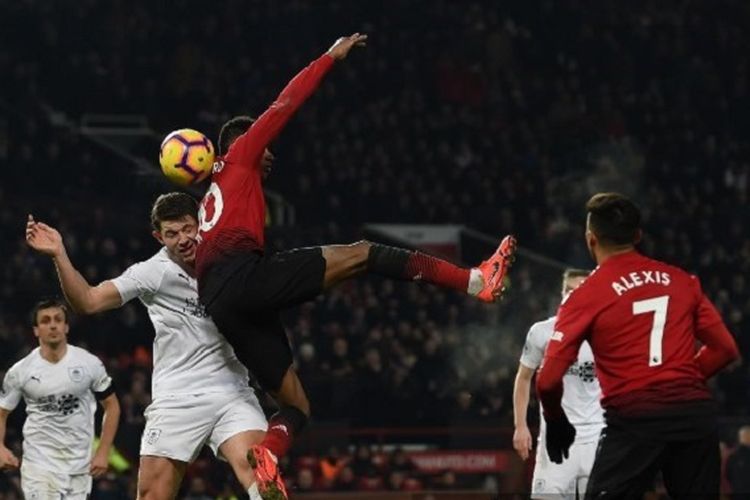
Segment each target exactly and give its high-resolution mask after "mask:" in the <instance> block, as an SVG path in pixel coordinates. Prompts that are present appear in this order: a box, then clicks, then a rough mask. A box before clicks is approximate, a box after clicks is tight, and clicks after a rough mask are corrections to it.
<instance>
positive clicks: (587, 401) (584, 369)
mask: <svg viewBox="0 0 750 500" xmlns="http://www.w3.org/2000/svg"><path fill="white" fill-rule="evenodd" d="M554 328H555V317H554V316H553V317H551V318H549V319H547V320H544V321H540V322H538V323H534V324H533V325H532V326H531V328H530V329H529V333H528V334H527V335H526V343H525V344H524V346H523V353H522V354H521V363H522V364H523V365H525V366H527V367H529V368H531V369H533V370H536V369H537V368H539V365H541V364H542V360H543V359H544V351H545V349H546V348H547V343H548V342H549V340H550V337H552V332H553V331H554ZM601 396H602V390H601V387H599V381H598V380H597V378H596V372H595V370H594V354H593V353H592V352H591V346H590V345H589V343H588V342H585V341H584V342H583V344H581V349H580V350H579V351H578V359H577V360H576V362H575V363H573V364H572V365H571V366H570V368H569V369H568V372H567V373H566V374H565V376H564V377H563V397H562V407H563V409H564V410H565V414H566V415H567V417H568V420H569V421H570V423H571V424H573V426H575V428H576V442H577V443H587V442H591V441H596V440H597V439H599V433H600V432H601V430H602V427H604V411H603V410H602V407H601V404H600V403H599V400H600V399H601ZM540 422H541V428H540V429H539V437H540V439H543V436H544V429H545V425H544V418H541V419H540Z"/></svg>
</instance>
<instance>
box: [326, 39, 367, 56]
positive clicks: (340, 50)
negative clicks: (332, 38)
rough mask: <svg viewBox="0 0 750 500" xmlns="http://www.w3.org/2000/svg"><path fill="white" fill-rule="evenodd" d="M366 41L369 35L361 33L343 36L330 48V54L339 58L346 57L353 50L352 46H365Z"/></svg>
mask: <svg viewBox="0 0 750 500" xmlns="http://www.w3.org/2000/svg"><path fill="white" fill-rule="evenodd" d="M366 41H367V35H360V34H359V33H354V34H353V35H350V36H344V37H341V38H339V39H338V40H336V43H334V44H333V45H332V46H331V48H330V49H328V55H329V56H331V57H333V58H334V59H337V60H341V59H344V58H345V57H346V56H347V55H348V54H349V51H350V50H352V47H364V46H365V45H366V43H365V42H366Z"/></svg>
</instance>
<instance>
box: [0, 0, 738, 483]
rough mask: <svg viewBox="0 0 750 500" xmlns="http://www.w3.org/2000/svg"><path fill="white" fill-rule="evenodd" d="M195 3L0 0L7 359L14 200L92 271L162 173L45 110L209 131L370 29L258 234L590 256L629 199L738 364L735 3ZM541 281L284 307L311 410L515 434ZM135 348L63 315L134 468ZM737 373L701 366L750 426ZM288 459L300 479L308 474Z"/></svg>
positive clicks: (15, 272)
mask: <svg viewBox="0 0 750 500" xmlns="http://www.w3.org/2000/svg"><path fill="white" fill-rule="evenodd" d="M204 7H205V8H197V6H196V5H195V4H194V2H188V1H177V2H170V3H168V4H167V3H162V2H141V3H135V4H134V3H132V2H124V1H121V0H116V1H112V2H106V3H101V2H96V1H94V0H84V1H80V2H75V3H70V2H63V3H59V2H37V1H31V0H30V1H26V2H11V3H6V4H5V5H3V6H2V9H3V11H4V15H3V17H6V18H8V19H13V20H14V21H15V22H14V23H10V24H9V26H7V30H6V29H4V30H3V35H5V38H6V40H5V41H6V43H3V44H0V65H2V66H3V67H6V68H8V71H6V72H5V73H4V78H3V79H2V80H0V90H1V91H2V92H0V162H2V163H3V164H5V165H8V167H9V168H6V169H5V170H4V172H3V179H4V180H3V181H2V182H1V183H0V231H1V232H2V234H3V238H2V239H0V253H1V254H2V255H3V256H4V257H5V259H3V261H2V263H0V277H1V279H0V342H1V343H2V345H3V349H2V357H1V358H0V370H3V369H7V368H8V367H9V366H10V364H11V363H12V362H14V361H15V360H16V359H18V358H19V357H21V356H22V355H24V353H25V352H26V351H27V349H28V348H29V346H31V345H33V343H34V339H33V337H32V335H31V333H30V328H29V325H28V321H27V318H26V311H27V310H29V309H30V307H31V305H32V304H33V302H34V301H36V300H37V299H38V298H39V297H40V296H43V295H49V294H55V293H59V292H58V288H57V284H56V278H55V275H54V269H53V267H52V265H51V263H50V262H49V260H48V259H45V258H42V257H40V256H37V255H34V254H33V253H31V252H30V251H29V250H28V249H27V248H26V247H25V244H24V241H23V225H24V222H25V218H26V215H27V214H28V213H33V214H34V215H35V216H36V217H37V218H38V219H40V220H44V221H46V222H49V223H51V224H53V225H56V226H57V227H58V228H59V229H61V231H62V232H63V234H64V236H65V241H66V244H67V245H68V248H69V251H70V254H71V257H72V259H73V261H74V263H76V264H77V265H78V266H79V268H80V269H81V270H82V272H83V273H84V275H85V276H86V278H87V279H88V280H89V281H90V282H92V283H96V282H99V281H101V280H103V279H107V278H109V277H113V276H116V275H117V274H119V273H120V272H122V270H124V269H125V268H126V267H127V266H128V265H129V264H131V263H132V262H135V261H137V260H140V259H143V258H147V257H148V256H150V255H151V254H152V253H153V252H154V251H155V250H156V248H157V247H156V243H155V242H154V241H153V239H152V238H151V237H150V235H149V229H148V223H147V221H148V209H149V204H150V202H151V201H152V200H153V199H154V198H155V196H156V194H157V193H158V192H163V191H165V190H167V189H171V188H169V187H168V186H166V185H165V184H161V185H160V184H157V183H154V182H151V181H146V180H144V179H142V178H139V177H138V176H133V175H129V174H130V173H131V171H132V166H131V165H129V164H128V163H127V162H126V161H125V160H123V159H121V158H119V157H118V156H116V155H113V154H112V153H111V152H110V151H108V150H106V149H105V148H102V147H101V146H99V145H97V144H95V143H93V142H91V141H90V140H88V139H86V138H85V137H82V136H80V135H78V134H77V133H76V132H75V131H70V130H67V129H65V128H63V127H60V126H59V125H60V123H64V122H65V121H66V120H70V121H72V122H73V123H76V122H77V121H78V120H80V118H81V117H82V116H83V115H84V114H86V113H130V114H142V115H145V116H147V118H148V121H149V123H150V124H151V125H152V126H153V127H154V128H156V129H157V130H158V131H160V132H161V131H164V132H166V131H168V130H171V129H174V128H179V127H184V126H190V127H193V128H198V129H200V130H203V131H205V132H206V133H207V134H209V135H211V136H213V137H215V136H216V135H217V132H218V128H219V127H220V125H221V123H222V122H223V120H225V119H226V118H228V117H230V116H232V115H234V114H246V113H249V114H257V113H260V112H262V110H263V109H264V108H265V106H266V105H267V104H268V103H269V102H270V101H271V100H272V99H273V98H274V96H275V95H276V94H277V93H278V92H279V91H280V89H281V88H283V86H284V85H285V84H286V82H287V81H288V79H289V78H291V76H292V75H294V73H295V72H296V71H298V70H299V69H300V68H302V67H303V66H304V65H305V64H307V62H308V61H310V60H312V59H313V58H315V57H317V56H318V55H319V54H320V53H322V52H323V51H324V50H325V49H326V48H327V47H328V45H329V44H330V43H331V42H333V40H334V39H335V38H336V37H337V36H339V35H343V34H348V33H350V32H354V31H361V32H365V33H368V34H369V35H370V39H369V40H368V46H367V48H366V49H363V50H361V51H357V52H355V53H352V54H351V55H350V57H349V58H348V59H347V60H346V61H344V62H342V63H340V64H339V65H338V66H339V67H336V68H334V70H333V71H332V72H331V74H330V75H329V76H328V77H327V79H326V80H325V81H324V83H323V85H322V87H321V89H320V90H319V91H318V92H317V93H316V94H315V95H314V96H313V97H312V98H311V99H310V102H309V103H307V104H306V105H305V106H304V108H303V109H302V111H300V113H299V115H298V116H297V117H296V118H295V119H294V120H293V121H292V122H291V123H290V125H289V126H288V128H287V130H286V131H285V132H284V133H283V134H282V136H281V137H280V139H279V141H278V142H277V143H276V144H275V145H274V147H273V150H274V152H275V154H276V156H277V157H278V160H277V164H276V167H275V171H274V172H273V174H272V176H271V178H270V180H269V186H270V187H271V188H272V189H274V190H276V191H277V192H280V193H282V194H283V195H284V196H285V197H286V198H287V199H288V200H289V201H290V202H291V203H293V204H294V205H295V207H296V213H297V226H296V227H291V228H270V229H269V231H270V237H269V242H270V246H272V247H273V248H289V247H291V246H296V245H313V244H320V243H324V242H337V243H341V242H347V241H351V240H353V239H356V238H359V237H361V227H362V224H363V223H366V222H394V223H395V222H399V223H455V224H464V225H467V226H470V227H472V228H475V229H478V230H480V231H483V232H486V233H488V234H490V235H495V236H497V237H498V238H499V237H500V236H502V235H503V234H505V233H511V232H512V233H514V234H516V235H517V236H518V238H519V241H520V242H521V244H522V245H523V246H524V247H525V248H527V249H530V250H533V251H536V252H538V253H541V254H544V255H546V256H548V257H551V258H553V259H555V260H557V261H562V262H567V263H570V264H573V265H576V266H579V267H591V265H592V264H591V261H590V259H589V258H588V255H587V253H586V249H585V246H584V244H583V239H582V233H583V230H582V225H583V210H582V205H583V203H584V201H585V200H586V198H587V197H588V196H589V195H590V194H591V193H593V192H595V191H597V190H604V189H616V190H620V191H623V192H625V193H626V194H628V195H631V196H632V197H634V198H635V199H636V201H638V202H639V203H640V204H641V206H642V207H643V209H644V216H645V229H646V233H647V234H646V238H645V241H644V243H643V245H642V248H643V250H644V251H645V252H646V253H648V254H649V255H652V256H655V257H657V258H662V259H665V260H667V261H668V262H671V263H674V264H677V265H680V266H683V267H685V268H687V269H688V270H690V271H692V272H695V273H696V274H697V275H698V276H699V277H700V278H701V280H702V283H703V286H704V289H705V291H706V293H707V294H708V295H709V296H710V297H711V298H712V300H714V302H715V303H716V305H717V307H718V308H719V309H720V311H721V312H722V314H723V317H724V318H725V320H726V321H727V323H728V325H729V327H730V330H732V331H733V332H734V333H735V334H736V335H737V337H738V341H739V343H740V345H741V349H742V351H743V353H744V354H745V356H747V354H748V353H749V352H750V344H748V340H747V336H743V335H742V333H743V331H745V330H747V328H748V326H749V319H748V318H750V284H748V283H747V276H748V271H750V236H748V235H750V231H748V229H750V228H748V221H750V208H748V207H749V206H750V205H749V204H748V199H747V197H748V188H749V186H748V182H749V181H750V179H748V177H750V163H749V162H748V143H747V141H746V140H745V136H744V132H745V131H746V130H748V125H750V123H748V120H749V119H750V109H749V108H750V99H749V96H748V82H747V78H748V70H749V69H750V68H748V55H747V54H750V50H748V49H750V47H748V45H750V37H748V35H747V31H746V29H745V27H746V24H747V20H748V19H749V18H750V4H748V3H747V2H742V1H740V0H722V1H719V2H714V3H693V2H687V1H685V0H666V1H657V0H639V1H635V2H627V3H624V2H617V1H614V0H607V1H600V2H594V1H583V0H563V1H552V0H543V1H540V2H510V3H509V5H503V6H499V5H498V4H497V2H494V1H491V0H478V1H473V2H450V1H447V0H438V1H426V0H399V1H395V0H394V1H393V2H388V3H382V2H346V1H343V0H326V1H325V2H306V1H304V0H290V1H285V2H242V1H239V0H228V1H225V2H221V3H220V4H211V5H210V6H209V5H208V4H206V5H204ZM311 19H315V22H311V21H310V20H311ZM92 40H96V43H95V44H94V43H92ZM50 118H52V119H51V120H50ZM147 154H149V155H151V156H152V157H153V158H154V163H155V157H156V154H155V152H153V151H150V152H148V153H147ZM561 271H562V269H559V268H558V267H555V266H545V265H542V264H540V263H538V262H534V261H531V260H529V259H524V258H523V257H521V258H519V260H518V262H517V265H516V266H515V267H514V269H513V273H512V283H511V287H510V289H509V292H508V296H507V298H506V300H505V301H504V302H503V303H502V304H500V305H498V306H484V305H480V304H478V303H476V302H475V301H472V300H466V299H464V298H463V297H461V296H459V295H458V294H454V293H450V292H443V291H440V290H437V289H435V288H431V287H425V286H420V285H417V284H400V283H395V282H392V281H388V280H378V279H367V280H360V281H357V282H352V283H349V284H346V285H345V286H343V287H341V288H339V289H338V290H335V291H333V292H332V293H329V294H327V295H326V296H324V297H321V298H320V299H318V300H317V301H315V302H312V303H310V304H307V305H304V306H302V307H300V308H297V309H294V310H292V311H289V312H288V314H287V317H286V321H287V326H288V328H289V334H290V337H291V338H292V341H293V344H294V347H295V355H296V360H297V365H298V368H299V371H300V373H301V375H302V379H303V381H304V382H305V383H306V386H307V388H308V389H309V392H310V393H311V394H310V395H311V400H312V402H313V412H314V414H315V416H316V417H315V418H316V419H319V420H320V421H331V420H335V421H337V422H341V423H342V424H343V425H347V426H353V427H382V426H440V425H456V426H457V425H469V424H471V423H472V422H478V421H481V422H486V421H488V420H491V421H492V422H493V423H494V424H496V425H498V426H505V425H510V423H511V418H510V415H511V413H510V411H511V399H510V396H511V389H512V378H513V374H514V372H515V368H516V366H517V358H518V355H519V352H520V346H521V344H522V342H523V338H524V335H525V333H526V329H527V328H528V326H529V325H530V324H531V323H532V322H533V321H536V320H539V319H544V318H545V317H546V316H547V315H549V314H551V313H552V312H554V307H555V305H556V302H557V299H558V295H557V290H558V288H557V286H558V276H559V274H560V273H561ZM151 338H152V329H151V326H150V324H149V322H148V319H147V317H146V315H145V312H144V311H143V310H142V308H141V307H140V306H139V305H138V304H131V305H128V306H126V307H124V308H123V309H121V310H118V311H115V312H110V313H107V314H104V315H100V316H97V317H94V318H76V319H75V323H74V325H73V329H72V336H71V341H72V342H73V343H77V344H82V345H85V346H87V347H88V348H90V349H91V350H92V351H94V352H95V353H97V354H99V355H101V356H102V357H103V358H104V359H105V360H106V362H107V365H108V367H109V369H110V370H111V371H112V372H113V374H114V375H115V378H116V380H117V381H118V386H119V388H120V394H121V398H122V400H123V403H124V416H123V420H124V422H123V426H122V430H121V433H120V436H118V440H117V444H118V447H120V448H121V449H122V450H123V452H124V453H125V454H126V455H127V456H129V457H131V458H135V457H136V456H137V447H138V443H139V437H138V436H139V433H140V429H141V428H142V424H143V417H142V413H143V409H144V408H145V406H146V405H147V404H148V402H149V383H150V382H149V373H150V369H149V364H150V355H149V349H150V342H151ZM748 375H749V372H748V368H747V367H746V366H741V367H739V368H738V369H736V370H734V371H732V372H729V373H727V374H724V375H721V376H719V377H718V378H717V379H716V380H715V382H714V388H715V390H716V395H717V398H718V399H719V401H720V403H721V405H722V410H723V412H724V414H725V415H727V416H734V417H742V416H745V415H747V413H748V406H747V403H746V401H747V397H748V395H749V394H748V387H750V384H748V382H749V380H748ZM530 415H534V416H535V415H536V412H535V411H531V412H530ZM19 423H20V422H19V421H18V420H16V421H15V424H19ZM733 433H734V429H730V430H727V431H726V434H727V436H730V435H732V434H733ZM727 439H731V440H732V441H733V439H734V438H733V437H731V438H729V437H728V438H727ZM302 470H305V469H304V468H300V467H296V468H295V469H294V471H295V472H294V474H296V481H297V482H298V483H300V484H307V483H310V481H309V480H308V479H307V478H306V476H305V473H302V472H300V471H302ZM352 472H353V473H354V475H355V477H356V478H357V479H356V480H354V481H353V484H360V479H361V477H362V476H361V475H360V473H359V472H358V471H357V470H354V469H352ZM300 474H302V475H303V476H305V477H301V478H300V477H299V475H300ZM347 474H348V473H347ZM403 479H404V481H405V480H406V479H407V478H403ZM413 479H415V480H418V482H420V483H421V484H422V485H423V486H424V485H431V484H432V483H431V482H430V481H422V480H421V479H418V478H413ZM394 480H395V481H400V479H394ZM382 481H383V483H382V484H383V485H387V484H391V479H390V478H389V476H387V475H386V476H383V478H382ZM200 482H201V480H200V479H199V480H198V481H197V483H200ZM218 484H221V483H218ZM311 484H312V485H313V486H312V487H317V486H319V485H320V484H322V483H320V480H319V478H318V477H317V476H316V477H315V478H314V480H312V483H311ZM409 484H411V483H409ZM194 486H195V487H194ZM203 486H204V487H205V488H208V490H210V491H211V492H212V493H211V494H212V495H213V494H219V493H220V492H217V491H216V486H215V485H212V484H207V485H205V484H204V485H203ZM190 488H192V489H195V490H196V491H199V490H200V489H201V485H200V484H196V485H193V484H192V481H191V482H190ZM300 488H303V486H300ZM97 498H99V497H97ZM102 498H104V497H102ZM194 498H200V494H199V493H196V494H195V495H194Z"/></svg>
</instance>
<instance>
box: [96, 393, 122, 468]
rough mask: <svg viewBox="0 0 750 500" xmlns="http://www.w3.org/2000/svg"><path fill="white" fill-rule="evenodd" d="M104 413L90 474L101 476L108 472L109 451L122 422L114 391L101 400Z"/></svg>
mask: <svg viewBox="0 0 750 500" xmlns="http://www.w3.org/2000/svg"><path fill="white" fill-rule="evenodd" d="M100 403H101V405H102V408H104V414H103V415H102V434H101V438H100V439H99V448H98V449H97V450H96V453H95V454H94V458H93V459H92V460H91V468H90V474H91V475H92V476H93V477H99V476H101V475H103V474H105V473H106V472H107V465H108V464H109V451H110V450H111V449H112V443H113V442H114V440H115V434H116V433H117V425H118V423H119V422H120V402H119V401H118V399H117V396H116V395H115V394H114V393H113V394H110V395H109V396H107V397H106V398H104V399H102V400H101V401H100Z"/></svg>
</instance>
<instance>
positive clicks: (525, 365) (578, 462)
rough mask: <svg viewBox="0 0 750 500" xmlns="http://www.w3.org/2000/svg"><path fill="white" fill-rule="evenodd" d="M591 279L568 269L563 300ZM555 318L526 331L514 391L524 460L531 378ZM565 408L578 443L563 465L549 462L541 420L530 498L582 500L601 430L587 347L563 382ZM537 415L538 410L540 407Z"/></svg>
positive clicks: (516, 441)
mask: <svg viewBox="0 0 750 500" xmlns="http://www.w3.org/2000/svg"><path fill="white" fill-rule="evenodd" d="M588 275H589V272H588V271H583V270H577V269H569V270H567V271H565V273H564V274H563V289H562V295H563V300H565V298H566V297H567V296H568V294H569V293H570V292H572V291H573V290H575V289H576V288H577V287H578V285H580V284H581V283H582V282H583V280H584V279H586V277H587V276H588ZM554 326H555V317H554V316H553V317H552V318H549V319H547V320H544V321H540V322H538V323H535V324H534V325H532V326H531V328H530V329H529V332H528V334H527V336H526V343H525V344H524V347H523V353H522V354H521V361H520V364H519V366H518V373H517V374H516V380H515V384H514V386H513V417H514V423H515V427H516V429H515V432H514V434H513V447H514V448H515V449H516V451H517V452H518V454H519V455H520V456H521V458H522V459H524V460H526V459H527V458H528V456H529V453H530V451H531V448H532V446H531V433H530V432H529V428H528V425H527V423H526V412H527V409H528V405H529V392H530V387H531V379H532V377H533V376H534V372H535V371H536V370H537V369H538V368H539V365H540V364H541V363H542V359H543V358H544V351H545V349H546V348H547V343H548V342H549V340H550V338H551V337H552V335H553V334H554ZM563 384H564V388H565V390H564V394H563V407H564V408H565V413H566V414H567V415H568V418H569V419H570V423H571V424H573V426H575V429H576V438H575V442H574V443H573V446H571V447H570V456H569V458H568V460H565V461H563V463H562V464H555V463H553V462H552V461H551V460H550V459H549V457H548V456H547V450H546V447H545V444H544V436H545V432H544V431H545V426H544V419H542V418H540V419H539V421H540V428H539V440H538V442H537V450H536V464H535V466H534V477H533V479H532V485H531V498H550V499H551V498H555V499H560V498H576V495H579V496H580V497H581V498H583V494H584V493H585V492H586V484H587V482H588V477H589V474H590V472H591V467H592V466H593V465H594V456H595V455H596V447H597V444H598V442H599V434H600V433H601V430H602V428H603V427H604V413H603V411H602V408H601V405H600V404H599V399H600V398H601V388H600V387H599V382H598V381H597V379H596V374H595V373H594V356H593V354H592V352H591V347H590V346H589V344H588V342H584V343H583V344H582V345H581V350H580V351H579V352H578V360H577V361H576V362H575V363H574V364H573V365H572V366H571V367H570V369H569V370H568V373H567V374H566V375H565V378H564V379H563ZM540 411H541V408H540Z"/></svg>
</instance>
